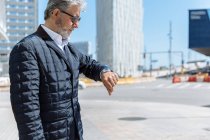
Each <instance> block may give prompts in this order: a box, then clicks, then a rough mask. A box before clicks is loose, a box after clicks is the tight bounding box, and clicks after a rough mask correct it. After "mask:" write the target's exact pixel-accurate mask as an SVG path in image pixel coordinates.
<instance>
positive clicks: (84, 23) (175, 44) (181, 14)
mask: <svg viewBox="0 0 210 140" xmlns="http://www.w3.org/2000/svg"><path fill="white" fill-rule="evenodd" d="M127 1H128V2H129V0H127ZM46 4H47V1H43V0H39V23H43V22H44V21H43V13H44V9H45V7H46ZM143 6H144V27H143V31H144V44H145V49H146V51H148V52H151V51H152V52H154V51H168V49H169V39H168V35H167V34H168V33H169V22H170V21H171V22H172V37H173V40H172V50H173V51H183V52H184V59H185V62H186V61H188V60H193V59H205V57H204V56H203V55H200V54H198V53H194V52H193V51H189V50H188V10H189V9H210V0H144V4H143ZM95 10H96V7H95V0H87V8H86V12H83V13H82V14H81V17H82V20H81V22H80V27H79V28H78V29H77V30H75V31H74V33H73V35H72V38H71V39H70V41H72V42H75V41H87V40H88V41H91V43H92V46H93V48H92V52H94V50H95V49H94V47H95V38H96V13H95ZM131 12H132V11H131ZM107 20H109V19H107ZM131 22H132V19H131ZM153 59H156V60H158V62H157V63H156V64H154V65H156V66H159V65H167V63H168V62H167V59H168V55H167V54H162V55H160V54H156V55H153ZM172 61H173V63H174V64H179V63H180V61H181V58H180V55H179V54H174V55H173V56H172ZM146 63H148V62H146Z"/></svg>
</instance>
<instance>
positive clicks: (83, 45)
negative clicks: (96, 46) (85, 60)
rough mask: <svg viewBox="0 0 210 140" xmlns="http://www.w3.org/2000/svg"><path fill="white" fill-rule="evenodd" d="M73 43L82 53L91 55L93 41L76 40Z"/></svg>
mask: <svg viewBox="0 0 210 140" xmlns="http://www.w3.org/2000/svg"><path fill="white" fill-rule="evenodd" d="M72 45H74V46H75V47H76V48H77V49H78V50H79V51H80V52H81V53H83V54H85V55H91V52H90V48H91V43H90V42H89V41H80V42H74V43H72Z"/></svg>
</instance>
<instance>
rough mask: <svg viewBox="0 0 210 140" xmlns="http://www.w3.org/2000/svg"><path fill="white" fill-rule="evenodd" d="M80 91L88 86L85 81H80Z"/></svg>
mask: <svg viewBox="0 0 210 140" xmlns="http://www.w3.org/2000/svg"><path fill="white" fill-rule="evenodd" d="M78 88H79V89H85V88H86V84H85V82H83V81H79V85H78Z"/></svg>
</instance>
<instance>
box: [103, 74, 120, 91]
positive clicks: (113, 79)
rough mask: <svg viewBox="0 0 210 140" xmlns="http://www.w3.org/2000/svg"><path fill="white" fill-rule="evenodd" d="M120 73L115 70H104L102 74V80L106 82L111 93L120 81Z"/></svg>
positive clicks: (105, 84)
mask: <svg viewBox="0 0 210 140" xmlns="http://www.w3.org/2000/svg"><path fill="white" fill-rule="evenodd" d="M118 79H119V77H118V74H117V73H115V72H111V71H110V72H104V73H102V74H101V80H102V82H103V84H104V86H105V87H106V89H107V91H108V93H109V95H112V92H113V89H114V86H115V85H116V84H117V82H118Z"/></svg>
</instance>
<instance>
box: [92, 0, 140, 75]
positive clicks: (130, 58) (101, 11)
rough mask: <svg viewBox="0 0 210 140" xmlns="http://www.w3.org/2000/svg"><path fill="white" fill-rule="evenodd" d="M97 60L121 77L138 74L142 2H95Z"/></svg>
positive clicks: (127, 0)
mask: <svg viewBox="0 0 210 140" xmlns="http://www.w3.org/2000/svg"><path fill="white" fill-rule="evenodd" d="M96 10H97V11H96V13H97V42H96V44H97V48H96V49H97V59H98V60H99V61H100V62H102V63H106V64H108V65H109V66H111V68H112V69H113V70H114V71H115V72H117V73H118V74H119V75H120V76H122V77H128V76H132V77H135V76H138V75H140V73H141V71H140V69H139V68H140V65H142V59H141V56H142V55H141V52H142V50H143V46H144V43H143V0H131V1H130V0H97V1H96Z"/></svg>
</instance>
